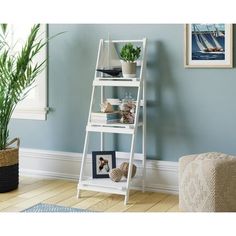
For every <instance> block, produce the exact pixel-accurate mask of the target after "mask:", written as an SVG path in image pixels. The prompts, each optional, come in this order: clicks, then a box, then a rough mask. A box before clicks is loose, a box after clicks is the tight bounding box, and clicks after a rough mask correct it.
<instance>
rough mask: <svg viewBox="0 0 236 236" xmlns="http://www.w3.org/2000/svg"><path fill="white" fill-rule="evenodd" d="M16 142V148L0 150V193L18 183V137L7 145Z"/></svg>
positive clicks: (13, 187) (14, 186) (9, 189)
mask: <svg viewBox="0 0 236 236" xmlns="http://www.w3.org/2000/svg"><path fill="white" fill-rule="evenodd" d="M14 142H17V147H16V148H7V149H6V150H1V151H0V193H4V192H8V191H11V190H14V189H16V188H17V187H18V184H19V144H20V141H19V139H18V138H15V139H13V140H12V141H11V142H10V143H9V144H8V145H7V146H9V145H10V144H13V143H14Z"/></svg>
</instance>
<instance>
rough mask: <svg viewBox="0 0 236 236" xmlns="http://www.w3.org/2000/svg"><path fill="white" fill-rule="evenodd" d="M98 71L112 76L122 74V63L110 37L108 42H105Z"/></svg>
mask: <svg viewBox="0 0 236 236" xmlns="http://www.w3.org/2000/svg"><path fill="white" fill-rule="evenodd" d="M97 71H99V72H103V73H105V74H108V75H110V76H119V75H120V73H121V62H120V58H119V56H118V54H117V51H116V48H115V45H114V43H113V42H112V41H111V40H110V37H109V36H108V40H107V41H103V46H102V51H101V54H100V58H99V62H98V69H97Z"/></svg>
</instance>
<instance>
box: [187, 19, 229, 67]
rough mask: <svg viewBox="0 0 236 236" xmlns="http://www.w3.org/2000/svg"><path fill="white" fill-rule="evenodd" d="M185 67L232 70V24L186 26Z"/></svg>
mask: <svg viewBox="0 0 236 236" xmlns="http://www.w3.org/2000/svg"><path fill="white" fill-rule="evenodd" d="M184 34H185V35H184V37H185V45H184V48H185V56H184V59H185V60H184V64H185V67H190V68H204V67H212V68H232V67H233V45H232V42H233V25H232V24H186V25H185V30H184Z"/></svg>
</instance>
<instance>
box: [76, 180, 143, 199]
mask: <svg viewBox="0 0 236 236" xmlns="http://www.w3.org/2000/svg"><path fill="white" fill-rule="evenodd" d="M140 178H141V177H140V176H137V177H136V176H135V177H134V178H133V179H132V180H131V181H130V184H131V185H132V182H133V181H134V182H135V181H137V180H138V179H140ZM126 186H127V180H126V179H125V178H123V179H122V180H121V181H120V182H114V181H112V180H111V179H110V178H101V179H100V178H97V179H93V178H87V179H85V180H82V181H80V186H79V188H80V189H84V190H92V191H98V192H105V193H116V194H122V195H125V194H126Z"/></svg>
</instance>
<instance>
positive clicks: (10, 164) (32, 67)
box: [0, 24, 47, 192]
mask: <svg viewBox="0 0 236 236" xmlns="http://www.w3.org/2000/svg"><path fill="white" fill-rule="evenodd" d="M39 29H40V25H39V24H37V25H34V26H33V27H32V29H31V31H30V33H29V36H28V38H27V41H26V42H25V44H24V45H23V46H22V48H21V50H20V51H19V52H17V53H14V54H13V52H12V51H13V50H12V49H13V48H11V46H9V44H8V41H7V35H8V33H7V25H6V24H0V116H1V119H0V192H8V191H10V190H13V189H16V188H17V187H18V182H19V176H18V172H19V168H18V163H19V161H18V159H19V157H18V155H19V154H18V153H19V144H20V142H19V139H18V138H15V139H13V140H12V141H10V142H9V127H8V125H9V121H10V118H11V115H12V113H13V111H14V109H15V107H16V105H17V103H18V102H19V101H21V100H22V99H23V98H24V97H25V96H26V95H27V93H28V92H29V90H30V89H31V88H32V84H33V83H34V81H35V78H36V76H37V75H38V74H39V73H40V72H41V71H42V70H43V69H44V67H45V63H46V61H42V62H41V63H39V64H34V63H33V62H32V60H33V59H34V58H35V57H36V55H37V54H38V53H39V51H40V50H41V49H42V48H43V47H44V46H45V45H46V43H47V42H46V41H42V40H38V39H37V37H38V36H39ZM15 142H16V144H17V145H16V148H12V147H10V145H11V144H13V143H15Z"/></svg>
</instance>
